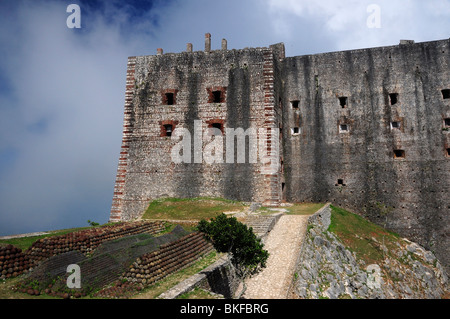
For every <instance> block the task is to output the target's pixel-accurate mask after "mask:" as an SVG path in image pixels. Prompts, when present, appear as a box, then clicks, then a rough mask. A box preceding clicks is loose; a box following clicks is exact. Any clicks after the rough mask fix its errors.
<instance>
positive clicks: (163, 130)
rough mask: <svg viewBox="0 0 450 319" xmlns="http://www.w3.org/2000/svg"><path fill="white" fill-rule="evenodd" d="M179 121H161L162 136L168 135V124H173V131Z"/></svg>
mask: <svg viewBox="0 0 450 319" xmlns="http://www.w3.org/2000/svg"><path fill="white" fill-rule="evenodd" d="M178 123H179V122H178V121H173V120H165V121H159V125H160V127H161V133H160V137H168V136H167V129H166V125H172V132H173V131H175V128H176V126H177V125H178Z"/></svg>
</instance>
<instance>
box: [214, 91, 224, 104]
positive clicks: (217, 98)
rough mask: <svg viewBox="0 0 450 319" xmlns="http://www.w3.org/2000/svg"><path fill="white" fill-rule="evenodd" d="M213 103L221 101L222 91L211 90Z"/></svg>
mask: <svg viewBox="0 0 450 319" xmlns="http://www.w3.org/2000/svg"><path fill="white" fill-rule="evenodd" d="M212 94H213V103H220V102H222V92H221V91H213V92H212Z"/></svg>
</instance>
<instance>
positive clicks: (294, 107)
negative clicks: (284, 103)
mask: <svg viewBox="0 0 450 319" xmlns="http://www.w3.org/2000/svg"><path fill="white" fill-rule="evenodd" d="M291 105H292V108H293V109H298V107H299V105H300V101H291Z"/></svg>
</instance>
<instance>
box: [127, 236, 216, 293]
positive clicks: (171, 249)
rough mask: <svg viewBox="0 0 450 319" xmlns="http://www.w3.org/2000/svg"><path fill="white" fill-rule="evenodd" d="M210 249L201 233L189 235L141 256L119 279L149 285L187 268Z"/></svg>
mask: <svg viewBox="0 0 450 319" xmlns="http://www.w3.org/2000/svg"><path fill="white" fill-rule="evenodd" d="M212 249H213V247H212V245H211V244H210V243H209V242H207V241H206V240H205V239H204V236H203V234H202V233H199V232H195V233H191V234H189V235H186V236H184V237H182V238H180V239H179V240H177V241H174V242H172V243H169V244H165V245H161V247H160V248H159V250H156V251H153V252H151V253H148V254H145V255H143V256H141V257H140V258H138V259H137V260H136V261H135V262H134V263H133V264H132V265H131V266H130V267H129V269H128V271H127V272H126V273H125V274H124V275H123V276H122V277H121V279H125V280H128V281H132V282H137V283H142V284H143V285H150V284H152V283H154V282H156V281H158V280H160V279H162V278H164V277H166V276H167V275H169V274H171V273H173V272H175V271H177V270H179V269H181V268H183V267H185V266H187V265H188V264H190V263H191V262H193V261H195V260H196V259H198V258H199V257H200V255H202V254H206V253H208V252H210V251H211V250H212Z"/></svg>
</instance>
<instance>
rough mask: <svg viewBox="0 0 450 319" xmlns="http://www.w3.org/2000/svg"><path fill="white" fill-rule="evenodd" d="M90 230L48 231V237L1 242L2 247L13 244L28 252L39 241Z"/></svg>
mask: <svg viewBox="0 0 450 319" xmlns="http://www.w3.org/2000/svg"><path fill="white" fill-rule="evenodd" d="M97 227H101V226H97ZM88 228H92V227H81V228H70V229H63V230H55V231H48V234H46V235H39V236H32V237H21V238H11V239H2V240H0V246H6V245H9V244H11V245H14V246H15V247H17V248H20V249H22V250H26V249H27V248H29V247H30V246H31V245H32V244H33V243H34V242H35V241H36V240H38V239H41V238H46V237H52V236H59V235H65V234H68V233H73V232H76V231H80V230H84V229H88Z"/></svg>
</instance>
